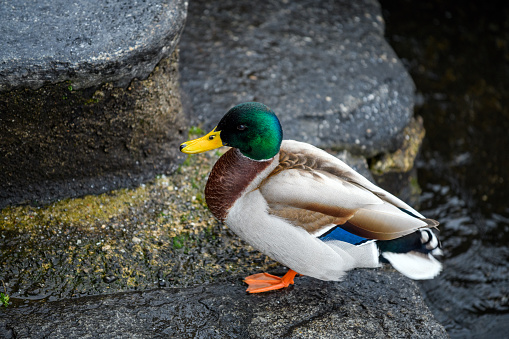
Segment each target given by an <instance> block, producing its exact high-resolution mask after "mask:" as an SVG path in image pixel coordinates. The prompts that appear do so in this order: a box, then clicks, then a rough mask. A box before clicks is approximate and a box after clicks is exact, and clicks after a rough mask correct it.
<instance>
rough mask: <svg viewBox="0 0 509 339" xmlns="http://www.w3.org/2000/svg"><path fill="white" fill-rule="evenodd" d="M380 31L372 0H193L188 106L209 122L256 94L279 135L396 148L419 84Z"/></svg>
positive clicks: (186, 63) (185, 43)
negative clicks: (279, 129)
mask: <svg viewBox="0 0 509 339" xmlns="http://www.w3.org/2000/svg"><path fill="white" fill-rule="evenodd" d="M383 34H384V22H383V19H382V16H381V9H380V6H379V4H378V2H377V1H375V0H362V1H349V0H341V1H333V0H320V1H311V0H296V1H277V2H270V3H269V2H253V1H246V0H242V1H236V0H226V1H202V0H196V1H192V2H190V4H189V16H188V20H187V23H186V29H185V30H184V33H183V35H182V39H181V44H180V46H181V51H182V53H181V63H180V65H181V74H182V88H183V94H184V95H186V96H187V98H186V100H187V101H183V102H184V104H185V108H186V107H187V111H188V112H189V114H190V116H191V117H192V118H193V121H194V123H195V124H199V123H203V124H204V126H205V127H204V128H206V129H211V128H213V127H214V126H215V124H217V122H218V121H219V119H220V118H221V117H222V115H223V114H224V113H225V112H226V111H227V110H228V109H229V108H231V107H232V106H234V105H236V104H238V103H240V102H245V101H259V102H263V103H265V104H267V105H268V106H270V107H271V108H272V109H273V110H274V112H275V113H276V114H277V115H278V116H279V118H280V120H281V121H282V125H283V130H284V137H285V139H296V140H301V141H305V142H309V143H311V144H313V145H316V146H320V147H337V148H346V149H348V150H350V151H352V152H353V153H357V154H361V155H364V156H368V157H370V156H373V155H375V154H378V153H384V152H387V151H394V150H395V149H397V148H398V147H399V146H400V145H401V142H402V131H403V130H404V128H405V126H407V125H408V124H409V122H410V119H411V117H412V115H413V103H414V98H413V92H414V88H415V87H414V84H413V82H412V80H411V78H410V76H409V75H408V73H407V72H406V70H405V69H404V67H403V65H402V63H401V62H400V61H399V59H398V58H397V56H396V54H395V53H394V51H393V50H392V48H391V47H390V46H389V45H388V43H387V42H386V41H385V39H384V36H383Z"/></svg>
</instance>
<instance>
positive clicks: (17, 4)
mask: <svg viewBox="0 0 509 339" xmlns="http://www.w3.org/2000/svg"><path fill="white" fill-rule="evenodd" d="M186 7H187V2H185V1H181V0H149V1H136V2H133V1H126V0H113V1H100V0H91V1H65V0H41V1H10V0H1V1H0V32H2V34H0V46H2V47H1V50H0V91H2V90H8V89H11V88H15V87H25V88H32V89H36V88H39V87H41V86H42V85H43V84H48V83H50V84H55V83H58V82H62V81H67V80H70V81H72V83H73V86H74V88H76V89H78V88H84V87H91V86H96V85H99V84H102V83H104V82H114V83H116V84H118V85H119V86H125V85H127V84H128V83H129V82H130V81H131V80H132V79H133V78H146V77H147V76H148V75H149V74H150V73H151V72H152V70H153V69H154V66H155V65H156V64H157V63H158V62H159V61H160V60H161V59H162V58H163V57H167V56H169V55H170V54H171V52H172V51H173V50H174V49H175V46H176V44H177V42H178V38H179V35H180V31H181V30H182V28H183V24H184V21H185V17H186Z"/></svg>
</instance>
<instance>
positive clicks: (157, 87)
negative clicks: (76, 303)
mask: <svg viewBox="0 0 509 339" xmlns="http://www.w3.org/2000/svg"><path fill="white" fill-rule="evenodd" d="M186 6H187V5H186V2H184V1H177V0H175V1H157V0H151V1H147V2H137V3H136V4H132V3H131V2H129V1H127V2H126V1H113V2H108V3H103V2H101V1H92V2H83V3H81V2H79V3H67V2H63V1H37V2H30V3H25V2H21V1H19V2H18V1H14V2H10V3H9V5H8V6H7V5H2V8H3V10H1V11H0V31H2V36H1V37H0V39H2V40H3V41H2V43H1V45H2V46H5V47H4V48H3V49H2V53H1V55H0V112H1V115H0V135H1V137H0V159H1V161H0V173H2V176H1V177H0V208H1V207H4V206H7V205H14V204H26V203H30V204H43V203H48V202H51V201H54V200H56V199H60V198H65V197H76V196H82V195H85V194H97V193H102V192H106V191H110V190H112V189H115V188H119V187H128V186H133V185H137V184H139V183H141V182H144V181H146V180H148V179H151V178H153V177H154V176H155V175H156V174H162V173H167V174H168V173H171V172H172V171H173V170H174V169H175V168H176V166H177V165H178V164H179V162H180V160H179V159H181V155H180V153H179V152H178V145H179V144H180V142H181V140H182V139H185V135H186V133H185V131H186V128H187V125H186V121H185V118H184V116H183V114H182V109H181V102H180V94H179V91H178V53H177V51H176V50H175V46H176V44H177V41H178V39H179V36H180V32H181V30H182V28H183V25H184V20H185V17H186ZM3 42H5V43H3ZM156 65H157V67H156Z"/></svg>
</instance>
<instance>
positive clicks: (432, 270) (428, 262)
mask: <svg viewBox="0 0 509 339" xmlns="http://www.w3.org/2000/svg"><path fill="white" fill-rule="evenodd" d="M377 246H378V249H379V250H380V256H381V257H382V259H385V260H386V261H388V262H390V263H391V265H392V266H393V267H394V268H395V269H397V270H398V271H399V272H401V273H402V274H404V275H405V276H407V277H409V278H411V279H415V280H423V279H432V278H434V277H436V276H437V275H438V274H439V273H440V271H442V264H441V263H440V262H439V261H438V260H437V259H436V258H435V256H436V255H441V254H442V250H441V249H440V247H441V245H440V241H439V240H438V237H437V236H436V235H435V233H434V232H433V231H432V230H431V229H429V228H421V229H419V230H417V231H415V232H414V233H411V234H408V235H406V236H404V237H401V238H397V239H393V240H386V241H377Z"/></svg>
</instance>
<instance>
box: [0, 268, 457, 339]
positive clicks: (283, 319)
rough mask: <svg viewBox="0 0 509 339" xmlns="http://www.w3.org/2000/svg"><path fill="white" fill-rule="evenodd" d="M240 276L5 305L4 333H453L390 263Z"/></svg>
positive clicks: (11, 335)
mask: <svg viewBox="0 0 509 339" xmlns="http://www.w3.org/2000/svg"><path fill="white" fill-rule="evenodd" d="M237 280H238V281H237V282H236V283H234V284H220V285H218V284H209V285H203V286H198V287H194V288H188V289H159V290H152V291H145V292H135V293H126V294H117V295H111V296H98V297H88V298H81V299H74V300H63V301H58V302H48V303H32V304H29V305H25V306H20V307H17V308H10V309H3V310H1V311H0V315H1V317H0V338H43V337H51V338H68V337H80V338H106V337H108V338H125V337H129V338H168V337H178V338H338V337H341V338H447V337H448V336H447V334H446V333H445V330H444V329H443V327H442V326H441V325H440V324H439V323H437V322H436V320H434V318H433V316H432V314H431V313H430V312H429V311H428V310H427V309H426V307H425V305H424V303H423V301H422V298H421V296H420V294H419V293H418V292H417V289H416V286H415V284H414V283H413V282H411V281H410V280H408V279H406V278H403V277H402V276H401V275H399V274H397V273H395V272H391V271H380V270H378V271H377V270H359V271H353V272H351V273H349V274H348V276H347V277H346V279H345V281H343V282H339V283H338V282H324V281H318V280H315V279H312V278H307V277H300V278H297V280H296V285H295V286H294V287H290V288H288V289H286V290H282V291H277V292H275V293H266V294H260V295H248V294H247V293H246V292H244V287H243V286H241V283H240V277H237Z"/></svg>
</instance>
